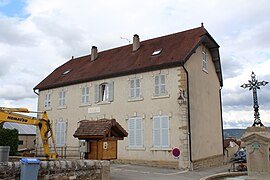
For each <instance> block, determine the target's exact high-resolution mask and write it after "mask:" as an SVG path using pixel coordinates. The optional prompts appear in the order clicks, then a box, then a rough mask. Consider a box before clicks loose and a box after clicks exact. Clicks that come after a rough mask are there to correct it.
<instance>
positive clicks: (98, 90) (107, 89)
mask: <svg viewBox="0 0 270 180" xmlns="http://www.w3.org/2000/svg"><path fill="white" fill-rule="evenodd" d="M111 101H113V83H102V84H99V85H98V84H96V85H95V102H96V103H98V102H111Z"/></svg>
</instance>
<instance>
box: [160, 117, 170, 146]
mask: <svg viewBox="0 0 270 180" xmlns="http://www.w3.org/2000/svg"><path fill="white" fill-rule="evenodd" d="M161 146H162V147H169V117H168V116H161Z"/></svg>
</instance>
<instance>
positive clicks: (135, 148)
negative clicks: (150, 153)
mask: <svg viewBox="0 0 270 180" xmlns="http://www.w3.org/2000/svg"><path fill="white" fill-rule="evenodd" d="M126 150H128V151H145V150H146V148H145V147H126Z"/></svg>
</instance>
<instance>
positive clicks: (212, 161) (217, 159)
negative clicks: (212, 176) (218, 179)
mask: <svg viewBox="0 0 270 180" xmlns="http://www.w3.org/2000/svg"><path fill="white" fill-rule="evenodd" d="M223 158H224V157H223V155H217V156H212V157H208V158H204V159H198V160H194V161H193V170H196V169H201V168H208V167H213V166H219V165H222V164H223Z"/></svg>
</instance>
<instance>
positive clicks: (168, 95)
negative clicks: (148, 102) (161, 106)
mask: <svg viewBox="0 0 270 180" xmlns="http://www.w3.org/2000/svg"><path fill="white" fill-rule="evenodd" d="M169 97H170V94H166V95H160V96H153V97H152V99H162V98H169Z"/></svg>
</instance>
